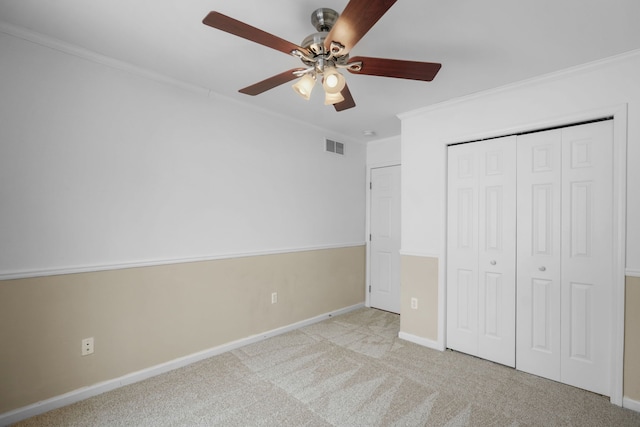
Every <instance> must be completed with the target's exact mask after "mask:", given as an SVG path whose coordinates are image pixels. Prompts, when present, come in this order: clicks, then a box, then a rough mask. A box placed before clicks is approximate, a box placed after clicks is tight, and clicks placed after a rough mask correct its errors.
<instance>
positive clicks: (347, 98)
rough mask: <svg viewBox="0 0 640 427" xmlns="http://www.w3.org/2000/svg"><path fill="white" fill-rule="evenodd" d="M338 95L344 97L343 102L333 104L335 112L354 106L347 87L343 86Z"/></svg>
mask: <svg viewBox="0 0 640 427" xmlns="http://www.w3.org/2000/svg"><path fill="white" fill-rule="evenodd" d="M340 93H341V94H342V96H343V97H344V101H342V102H338V103H337V104H333V107H334V108H335V109H336V111H344V110H348V109H349V108H353V107H355V106H356V102H355V101H354V100H353V96H351V91H350V90H349V86H347V85H345V86H344V89H342V92H340Z"/></svg>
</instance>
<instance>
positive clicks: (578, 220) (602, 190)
mask: <svg viewBox="0 0 640 427" xmlns="http://www.w3.org/2000/svg"><path fill="white" fill-rule="evenodd" d="M612 147H613V123H612V122H611V121H605V122H598V123H592V124H587V125H581V126H574V127H567V128H564V129H561V130H553V131H546V132H540V133H534V134H529V135H523V136H520V137H518V262H517V269H518V289H517V291H518V297H517V300H518V302H517V313H518V315H517V317H518V326H517V335H518V340H517V352H516V358H517V368H518V369H520V370H523V371H526V372H530V373H533V374H536V375H539V376H543V377H546V378H550V379H553V380H557V381H561V382H563V383H566V384H570V385H574V386H576V387H580V388H584V389H586V390H591V391H594V392H596V393H600V394H605V395H609V393H610V384H609V382H610V348H611V344H610V336H609V331H610V330H611V329H610V322H611V286H612V277H613V263H612V247H613V246H612V242H613V216H612V202H613V199H612V185H613V181H612V177H613V174H612V172H613V170H612V164H613V149H612Z"/></svg>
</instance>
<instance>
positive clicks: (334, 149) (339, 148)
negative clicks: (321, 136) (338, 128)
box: [325, 139, 344, 155]
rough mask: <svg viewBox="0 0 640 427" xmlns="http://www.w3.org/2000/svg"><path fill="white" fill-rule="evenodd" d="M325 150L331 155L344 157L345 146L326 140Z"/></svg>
mask: <svg viewBox="0 0 640 427" xmlns="http://www.w3.org/2000/svg"><path fill="white" fill-rule="evenodd" d="M325 150H326V151H328V152H330V153H336V154H340V155H344V144H343V143H342V142H338V141H333V140H331V139H325Z"/></svg>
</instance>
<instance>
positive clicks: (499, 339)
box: [447, 137, 516, 366]
mask: <svg viewBox="0 0 640 427" xmlns="http://www.w3.org/2000/svg"><path fill="white" fill-rule="evenodd" d="M515 155H516V139H515V137H505V138H498V139H494V140H490V141H483V142H480V143H472V144H464V145H457V146H453V147H449V154H448V156H449V160H448V161H449V185H448V200H449V201H448V215H449V222H448V245H447V247H448V250H447V307H448V309H447V346H448V347H449V348H453V349H455V350H458V351H462V352H465V353H469V354H472V355H476V356H479V357H482V358H484V359H488V360H492V361H495V362H498V363H502V364H505V365H508V366H515V231H516V223H515V203H516V200H515V191H516V181H515V176H516V169H515Z"/></svg>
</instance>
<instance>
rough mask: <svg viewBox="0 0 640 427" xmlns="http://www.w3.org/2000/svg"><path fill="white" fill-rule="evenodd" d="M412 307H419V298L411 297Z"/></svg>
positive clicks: (415, 308)
mask: <svg viewBox="0 0 640 427" xmlns="http://www.w3.org/2000/svg"><path fill="white" fill-rule="evenodd" d="M411 308H412V309H413V310H417V309H418V298H411Z"/></svg>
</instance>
